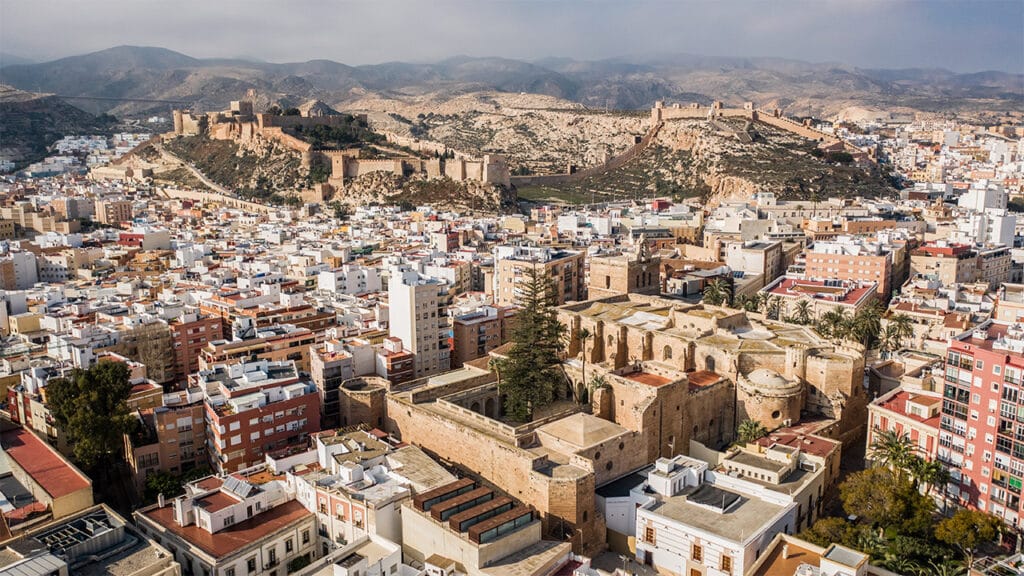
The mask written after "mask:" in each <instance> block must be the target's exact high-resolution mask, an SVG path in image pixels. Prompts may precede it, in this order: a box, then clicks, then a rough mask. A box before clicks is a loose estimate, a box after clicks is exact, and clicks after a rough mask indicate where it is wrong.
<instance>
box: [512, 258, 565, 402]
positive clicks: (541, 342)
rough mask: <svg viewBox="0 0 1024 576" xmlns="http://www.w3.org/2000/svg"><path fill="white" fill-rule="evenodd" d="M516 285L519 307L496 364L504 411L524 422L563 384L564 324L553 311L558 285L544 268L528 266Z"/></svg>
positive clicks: (549, 399)
mask: <svg viewBox="0 0 1024 576" xmlns="http://www.w3.org/2000/svg"><path fill="white" fill-rule="evenodd" d="M516 289H517V290H518V291H519V298H518V302H517V303H518V304H519V305H520V306H521V307H522V309H521V310H520V311H519V312H518V313H517V314H516V321H515V324H514V327H513V329H512V338H511V341H512V347H511V349H510V350H509V352H508V357H507V358H505V359H502V360H501V361H499V362H498V363H497V368H498V374H499V376H500V378H501V380H500V382H501V393H502V394H503V395H504V397H505V414H506V415H507V416H508V417H509V418H511V419H513V420H516V421H519V422H526V421H528V420H529V419H531V418H532V417H533V413H534V410H536V409H537V408H538V407H541V406H544V405H546V404H550V403H551V402H552V401H553V400H554V399H555V394H556V391H557V390H558V388H559V387H560V386H564V385H565V377H564V374H563V373H562V371H561V369H560V362H561V358H560V357H559V352H560V351H561V348H562V338H563V335H564V333H565V327H564V326H562V324H561V323H560V322H559V321H558V317H557V315H556V311H555V303H556V302H557V300H556V290H557V289H556V288H555V286H554V284H553V282H552V280H551V278H550V277H549V276H547V275H546V274H544V271H543V269H538V268H536V267H529V268H527V269H526V271H525V274H524V278H523V280H522V282H520V283H519V284H518V285H517V286H516Z"/></svg>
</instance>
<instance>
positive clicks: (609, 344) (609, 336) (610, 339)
mask: <svg viewBox="0 0 1024 576" xmlns="http://www.w3.org/2000/svg"><path fill="white" fill-rule="evenodd" d="M614 345H615V338H614V337H613V336H612V335H611V334H609V335H608V347H609V348H611V347H612V346H614Z"/></svg>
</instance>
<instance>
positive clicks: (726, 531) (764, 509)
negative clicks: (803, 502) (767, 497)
mask: <svg viewBox="0 0 1024 576" xmlns="http://www.w3.org/2000/svg"><path fill="white" fill-rule="evenodd" d="M702 487H703V486H702ZM716 490H718V489H716ZM698 491H699V489H698ZM698 491H691V492H687V491H684V492H683V493H681V494H679V495H677V496H670V497H665V498H662V499H660V500H658V501H657V502H655V503H654V505H652V506H651V508H650V510H651V511H652V512H654V513H656V514H659V515H661V516H664V517H666V518H669V519H671V520H674V521H676V522H679V523H680V524H684V525H686V526H690V527H693V528H696V529H698V530H703V531H704V532H707V533H709V534H714V535H716V536H719V537H722V538H725V539H726V540H730V541H733V542H744V541H746V539H748V538H750V537H751V536H753V535H755V534H756V533H757V532H758V531H760V530H761V529H762V528H764V527H766V526H767V525H768V524H769V523H770V522H772V521H773V520H774V519H775V517H777V516H778V515H779V514H781V513H782V512H783V511H784V510H785V509H786V507H783V506H779V505H777V504H771V503H769V502H765V501H764V500H760V499H757V498H749V497H747V496H742V495H738V494H737V495H736V496H739V498H738V500H736V501H735V504H733V506H732V508H729V509H728V510H727V511H726V512H724V513H721V514H717V513H709V512H708V509H707V508H706V507H704V506H700V505H698V504H695V503H693V502H691V501H690V500H689V496H688V494H694V493H696V492H698ZM722 492H726V491H724V490H722ZM707 494H710V493H709V492H708V493H704V495H705V496H706V495H707ZM729 494H734V493H731V492H729ZM700 497H701V496H698V498H700ZM790 506H795V504H791V505H790Z"/></svg>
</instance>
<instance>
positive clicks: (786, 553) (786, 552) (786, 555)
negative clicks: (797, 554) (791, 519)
mask: <svg viewBox="0 0 1024 576" xmlns="http://www.w3.org/2000/svg"><path fill="white" fill-rule="evenodd" d="M782 558H783V559H784V560H785V559H788V558H789V544H783V545H782Z"/></svg>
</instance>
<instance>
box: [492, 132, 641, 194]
mask: <svg viewBox="0 0 1024 576" xmlns="http://www.w3.org/2000/svg"><path fill="white" fill-rule="evenodd" d="M660 129H661V124H660V123H659V124H655V125H654V126H652V127H651V129H650V130H648V131H647V133H646V134H644V137H643V138H641V139H640V142H638V143H636V144H634V145H632V146H630V147H629V148H628V149H627V150H626V151H625V152H623V153H622V154H619V155H618V156H614V157H612V158H610V159H608V161H607V162H605V163H603V164H601V165H599V166H593V167H590V168H585V169H583V170H579V171H576V172H574V173H572V174H551V175H547V176H512V177H510V178H509V182H510V183H511V184H514V185H516V186H529V185H541V186H543V185H556V184H564V183H567V182H578V181H580V180H583V179H586V178H590V177H591V176H598V175H600V174H604V173H605V172H609V171H611V170H615V169H617V168H620V167H622V166H623V165H625V164H626V163H627V162H629V161H630V160H632V159H634V158H636V157H637V156H638V155H639V154H640V153H641V152H643V151H644V150H646V149H647V147H648V146H650V145H651V142H653V141H654V138H655V137H656V136H657V135H658V130H660Z"/></svg>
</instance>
